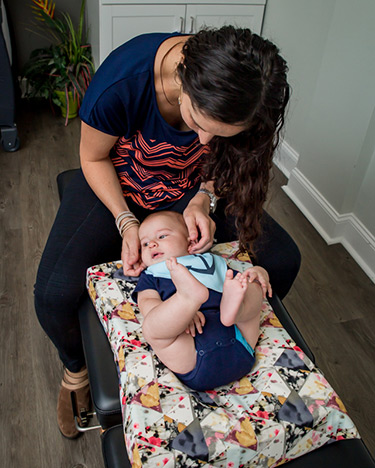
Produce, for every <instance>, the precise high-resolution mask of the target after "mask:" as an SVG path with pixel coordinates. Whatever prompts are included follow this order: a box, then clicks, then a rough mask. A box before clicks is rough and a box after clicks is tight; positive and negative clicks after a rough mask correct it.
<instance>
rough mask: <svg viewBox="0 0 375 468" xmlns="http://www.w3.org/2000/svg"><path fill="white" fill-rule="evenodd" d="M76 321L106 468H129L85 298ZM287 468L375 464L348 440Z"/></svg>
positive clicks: (105, 351) (298, 338) (104, 354)
mask: <svg viewBox="0 0 375 468" xmlns="http://www.w3.org/2000/svg"><path fill="white" fill-rule="evenodd" d="M75 172H76V170H70V171H66V172H64V173H61V174H59V175H58V177H57V183H58V189H59V195H60V198H61V196H62V194H63V191H64V188H65V187H66V185H67V183H68V182H69V180H70V179H71V177H72V176H73V175H74V173H75ZM270 304H271V306H272V308H273V310H274V312H275V314H276V315H277V317H278V319H279V320H280V322H281V323H282V325H283V327H284V328H285V329H286V331H287V332H288V333H289V335H290V336H291V338H292V339H293V340H294V341H295V343H296V344H297V345H298V346H299V347H300V348H301V349H302V350H303V352H304V353H305V354H306V355H307V356H308V357H309V358H310V359H311V361H313V362H314V363H315V358H314V355H313V353H312V352H311V350H310V348H309V346H308V345H307V343H306V341H305V340H304V338H303V336H302V335H301V333H300V332H299V330H298V329H297V327H296V325H295V323H294V322H293V320H292V318H291V317H290V315H289V313H288V311H287V310H286V308H285V307H284V305H283V304H282V302H281V300H280V299H279V298H278V297H277V296H274V297H273V298H271V299H270ZM79 320H80V325H81V333H82V340H83V347H84V351H85V358H86V364H87V369H88V374H89V381H90V388H91V396H92V401H93V406H94V408H95V411H96V416H97V419H98V421H99V423H100V425H101V426H102V428H103V429H104V432H103V434H102V436H101V441H102V452H103V459H104V463H105V466H106V468H130V467H131V465H130V462H129V458H128V455H127V452H126V448H125V443H124V434H123V428H122V416H121V405H120V400H119V381H118V373H117V368H116V364H115V362H114V359H113V353H112V350H111V347H110V344H109V341H108V339H107V336H106V334H105V332H104V330H103V327H102V325H101V323H100V321H99V318H98V316H97V314H96V311H95V308H94V306H93V304H92V302H91V300H90V298H89V296H88V295H87V297H86V298H85V300H84V301H83V302H82V305H81V307H80V310H79ZM83 430H87V429H83ZM287 466H288V468H289V467H290V468H353V467H360V468H375V462H374V460H373V459H372V457H371V455H370V453H369V452H368V450H367V448H366V446H365V444H364V443H363V441H362V440H361V439H351V440H342V441H339V442H335V443H333V444H329V445H326V446H323V447H321V448H319V449H317V450H315V451H313V452H310V453H308V454H307V455H304V456H303V457H301V458H297V459H296V460H293V461H291V462H289V463H287Z"/></svg>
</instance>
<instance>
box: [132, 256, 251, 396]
mask: <svg viewBox="0 0 375 468" xmlns="http://www.w3.org/2000/svg"><path fill="white" fill-rule="evenodd" d="M177 261H178V263H182V264H183V265H185V266H186V267H187V268H188V270H189V271H190V272H191V273H192V274H193V275H194V276H195V277H196V278H197V279H198V280H199V281H200V282H201V283H203V284H205V286H207V287H208V289H209V298H208V300H207V301H206V302H205V303H204V304H202V306H201V307H200V311H201V312H202V313H203V314H204V316H205V318H206V323H205V325H204V327H203V333H202V334H199V333H198V334H197V335H196V336H195V349H196V350H197V363H196V366H195V368H194V369H193V370H192V371H190V372H188V373H187V374H178V373H175V374H176V375H177V377H178V378H179V379H180V380H181V381H182V382H183V383H184V384H186V385H187V386H188V387H190V388H192V389H194V390H199V391H204V390H210V389H213V388H216V387H219V386H221V385H226V384H228V383H230V382H233V381H234V380H238V379H240V378H242V377H243V376H244V375H246V374H247V373H249V372H250V370H251V368H252V367H253V365H254V362H255V357H254V350H253V349H252V348H251V346H250V345H249V344H248V343H247V342H246V340H245V338H244V337H243V336H242V334H241V332H240V331H239V329H238V328H237V327H236V326H235V325H232V326H230V327H226V326H224V325H223V324H222V323H221V321H220V301H221V296H222V291H223V283H224V278H225V272H226V270H227V265H226V262H225V260H224V259H223V258H222V257H220V256H218V255H213V254H210V253H206V254H203V255H200V254H195V255H186V256H184V257H178V258H177ZM146 289H154V290H156V291H157V292H158V293H159V295H160V297H161V299H162V300H163V301H165V300H166V299H168V298H169V297H170V296H172V295H173V294H174V293H175V292H176V288H175V286H174V284H173V282H172V280H171V279H170V274H169V271H168V269H167V267H166V264H165V262H160V263H157V264H155V265H151V266H150V267H148V268H147V269H146V270H145V271H144V272H142V274H141V276H140V278H139V281H138V283H137V286H136V288H135V290H134V292H133V299H134V300H135V301H136V300H137V293H138V292H139V291H144V290H146ZM177 312H178V311H177Z"/></svg>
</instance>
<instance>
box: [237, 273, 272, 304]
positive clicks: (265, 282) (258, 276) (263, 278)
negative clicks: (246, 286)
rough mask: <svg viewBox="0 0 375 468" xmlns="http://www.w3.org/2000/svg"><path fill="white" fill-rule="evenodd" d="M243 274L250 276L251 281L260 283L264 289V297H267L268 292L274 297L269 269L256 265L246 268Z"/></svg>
mask: <svg viewBox="0 0 375 468" xmlns="http://www.w3.org/2000/svg"><path fill="white" fill-rule="evenodd" d="M243 275H244V276H246V277H247V278H248V281H249V283H253V282H254V281H255V282H257V283H259V284H260V286H261V288H262V291H263V298H264V299H265V298H266V294H267V293H268V295H269V297H272V287H271V284H270V279H269V276H268V273H267V271H266V270H265V269H264V268H262V267H260V266H254V267H252V268H249V269H248V270H246V271H245V272H244V273H243Z"/></svg>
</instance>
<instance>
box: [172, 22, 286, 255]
mask: <svg viewBox="0 0 375 468" xmlns="http://www.w3.org/2000/svg"><path fill="white" fill-rule="evenodd" d="M182 53H183V61H182V62H181V63H180V64H179V65H178V67H177V73H178V76H179V78H180V80H181V83H182V87H183V91H184V92H185V93H187V94H188V96H189V97H190V99H191V102H192V105H193V106H194V108H195V109H198V110H199V111H200V112H201V113H203V114H205V115H207V116H208V117H210V118H213V119H214V120H218V121H220V122H224V123H227V124H232V125H242V126H243V125H245V126H246V127H247V130H245V131H242V132H241V133H239V134H237V135H235V136H233V137H230V138H223V137H214V138H213V139H212V140H211V142H210V148H211V151H212V154H211V155H210V157H209V158H207V161H206V163H205V165H204V169H203V180H204V181H208V180H212V181H213V182H214V189H215V193H216V194H217V195H218V196H219V197H225V198H226V200H227V207H226V213H227V214H231V215H233V216H234V217H235V219H236V227H237V230H238V234H239V240H240V249H241V250H242V251H244V250H250V252H252V253H253V243H254V241H255V239H256V238H257V237H258V236H259V234H260V232H261V225H260V218H261V215H262V207H263V204H264V202H265V200H266V195H267V191H268V184H269V176H270V169H271V166H272V157H273V153H274V151H275V149H276V146H277V145H278V142H279V134H280V130H281V128H282V127H283V125H284V114H285V107H286V105H287V103H288V100H289V85H288V83H287V79H286V73H287V65H286V62H285V60H284V59H283V58H282V57H281V56H280V55H279V49H278V48H277V47H276V46H275V45H274V44H273V43H271V42H270V41H268V40H266V39H263V38H262V37H260V36H258V35H257V34H253V33H252V32H251V31H250V30H249V29H237V28H234V27H232V26H225V27H223V28H221V29H206V30H203V31H200V32H198V33H197V34H195V35H194V36H191V37H190V38H189V39H188V40H187V41H186V43H185V44H184V46H183V50H182Z"/></svg>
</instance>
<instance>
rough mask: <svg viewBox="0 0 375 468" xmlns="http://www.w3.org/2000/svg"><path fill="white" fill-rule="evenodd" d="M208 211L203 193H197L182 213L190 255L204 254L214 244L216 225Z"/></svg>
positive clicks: (208, 206)
mask: <svg viewBox="0 0 375 468" xmlns="http://www.w3.org/2000/svg"><path fill="white" fill-rule="evenodd" d="M209 211H210V201H209V198H208V197H207V195H205V194H204V193H203V194H202V193H198V194H197V195H196V196H195V197H194V198H193V199H192V200H191V202H190V203H189V204H188V206H187V207H186V208H185V211H184V212H183V217H184V220H185V223H186V226H187V229H188V231H189V238H190V241H191V245H190V247H189V253H190V254H193V253H202V252H206V251H207V250H208V249H209V248H210V247H211V246H212V244H213V242H214V234H215V230H216V225H215V223H214V221H213V220H212V219H211V218H210V216H209Z"/></svg>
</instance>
